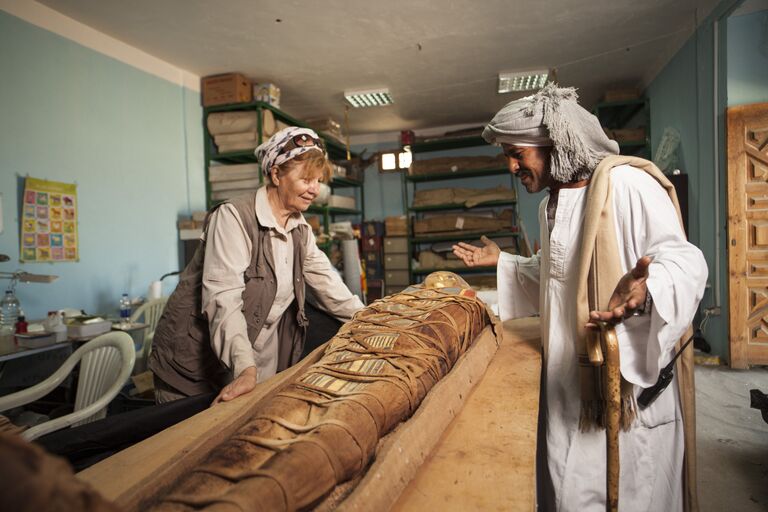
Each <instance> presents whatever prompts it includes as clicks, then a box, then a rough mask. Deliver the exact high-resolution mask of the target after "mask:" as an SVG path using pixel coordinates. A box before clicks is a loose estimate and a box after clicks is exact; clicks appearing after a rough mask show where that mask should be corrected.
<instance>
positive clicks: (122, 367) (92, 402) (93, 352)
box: [0, 332, 136, 440]
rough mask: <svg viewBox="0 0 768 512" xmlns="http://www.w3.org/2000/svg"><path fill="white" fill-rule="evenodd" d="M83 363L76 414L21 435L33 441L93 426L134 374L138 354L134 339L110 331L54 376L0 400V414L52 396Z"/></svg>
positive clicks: (83, 348)
mask: <svg viewBox="0 0 768 512" xmlns="http://www.w3.org/2000/svg"><path fill="white" fill-rule="evenodd" d="M81 360H82V362H81V363H80V377H79V379H78V381H77V396H76V397H75V408H74V411H73V412H71V413H69V414H65V415H64V416H61V417H59V418H55V419H52V420H49V421H46V422H44V423H41V424H40V425H36V426H34V427H31V428H29V429H27V430H25V431H24V432H22V433H21V436H22V437H24V438H25V439H28V440H32V439H35V438H37V437H40V436H42V435H45V434H48V433H50V432H53V431H56V430H59V429H62V428H65V427H69V426H76V425H82V424H85V423H90V422H92V421H95V420H98V419H101V418H104V417H105V416H106V415H107V405H109V403H110V402H111V401H112V399H113V398H115V396H117V394H118V393H119V392H120V390H121V389H122V388H123V385H125V382H126V380H127V379H128V377H129V376H130V375H131V370H133V363H134V362H135V360H136V352H135V349H134V347H133V338H131V336H130V335H128V334H126V333H124V332H108V333H106V334H102V335H101V336H97V337H96V338H94V339H92V340H91V341H88V342H86V343H85V344H84V345H83V346H82V347H80V348H79V349H77V350H76V351H75V352H74V353H73V354H72V355H71V356H69V357H68V358H67V360H66V361H64V364H63V365H61V367H60V368H59V369H58V370H56V372H54V374H53V375H51V376H50V377H48V378H47V379H45V380H44V381H42V382H40V383H38V384H35V385H34V386H32V387H30V388H27V389H24V390H22V391H18V392H16V393H11V394H10V395H6V396H3V397H0V412H2V411H5V410H7V409H12V408H14V407H19V406H21V405H24V404H28V403H30V402H33V401H35V400H37V399H38V398H42V397H43V396H45V395H47V394H48V393H50V392H51V391H52V390H53V389H54V388H56V386H58V385H59V384H61V383H62V381H63V380H64V379H65V378H66V377H67V375H69V373H70V372H71V371H72V369H73V368H74V367H75V365H77V363H78V362H80V361H81Z"/></svg>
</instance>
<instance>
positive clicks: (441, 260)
mask: <svg viewBox="0 0 768 512" xmlns="http://www.w3.org/2000/svg"><path fill="white" fill-rule="evenodd" d="M464 266H465V265H464V262H463V261H461V260H460V259H458V258H450V257H445V256H441V255H440V254H437V253H436V252H432V251H421V252H420V253H419V268H433V269H437V270H449V269H457V268H464Z"/></svg>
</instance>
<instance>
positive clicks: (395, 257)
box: [384, 254, 408, 270]
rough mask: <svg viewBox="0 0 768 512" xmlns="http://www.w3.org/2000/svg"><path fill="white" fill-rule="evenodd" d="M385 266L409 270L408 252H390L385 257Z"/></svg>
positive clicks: (391, 268)
mask: <svg viewBox="0 0 768 512" xmlns="http://www.w3.org/2000/svg"><path fill="white" fill-rule="evenodd" d="M384 268H385V269H387V270H408V255H407V254H388V255H386V256H385V257H384Z"/></svg>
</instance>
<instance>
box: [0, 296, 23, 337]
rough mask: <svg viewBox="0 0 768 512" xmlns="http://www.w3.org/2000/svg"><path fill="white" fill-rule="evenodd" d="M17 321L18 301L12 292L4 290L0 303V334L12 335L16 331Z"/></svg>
mask: <svg viewBox="0 0 768 512" xmlns="http://www.w3.org/2000/svg"><path fill="white" fill-rule="evenodd" d="M18 319H19V299H17V298H16V296H15V295H14V294H13V290H6V292H5V297H3V301H2V303H0V332H2V334H12V333H13V332H15V331H16V321H17V320H18Z"/></svg>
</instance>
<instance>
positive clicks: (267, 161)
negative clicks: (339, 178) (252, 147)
mask: <svg viewBox="0 0 768 512" xmlns="http://www.w3.org/2000/svg"><path fill="white" fill-rule="evenodd" d="M297 135H306V136H308V137H311V138H313V139H318V140H319V139H320V137H319V136H318V135H317V133H315V131H314V130H310V129H309V128H299V127H298V126H289V127H287V128H283V129H282V130H280V131H279V132H277V133H275V134H274V135H273V136H271V137H270V138H269V140H267V141H266V142H264V143H263V144H261V146H259V147H257V148H256V151H254V154H255V155H256V160H257V161H258V162H259V164H260V165H261V172H263V173H264V176H269V171H270V169H272V167H274V166H280V165H282V164H284V163H285V162H287V161H288V160H292V159H294V158H296V157H297V156H299V155H301V154H304V153H306V152H307V151H319V152H321V153H323V154H325V150H324V149H323V148H321V147H320V146H317V145H312V146H298V147H295V148H293V149H289V150H288V151H286V152H285V153H280V150H281V149H283V147H284V146H285V145H286V144H288V142H290V141H291V140H292V139H293V138H294V137H296V136H297Z"/></svg>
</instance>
